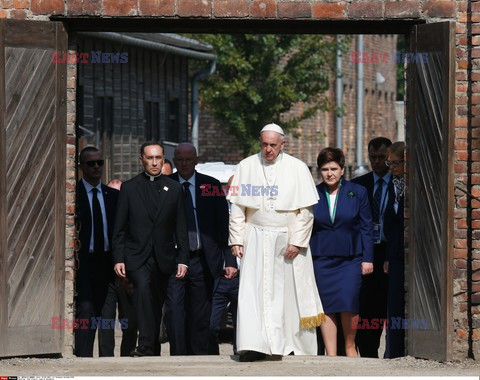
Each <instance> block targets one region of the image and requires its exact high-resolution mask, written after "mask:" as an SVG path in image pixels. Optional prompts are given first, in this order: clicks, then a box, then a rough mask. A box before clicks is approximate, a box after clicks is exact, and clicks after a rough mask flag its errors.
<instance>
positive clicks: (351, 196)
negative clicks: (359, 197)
mask: <svg viewBox="0 0 480 380" xmlns="http://www.w3.org/2000/svg"><path fill="white" fill-rule="evenodd" d="M347 195H348V197H349V198H353V197H354V196H355V192H354V191H352V190H350V191H349V192H348V193H347Z"/></svg>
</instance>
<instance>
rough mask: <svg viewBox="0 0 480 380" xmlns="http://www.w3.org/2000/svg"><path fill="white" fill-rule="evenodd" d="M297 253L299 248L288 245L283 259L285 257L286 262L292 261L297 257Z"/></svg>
mask: <svg viewBox="0 0 480 380" xmlns="http://www.w3.org/2000/svg"><path fill="white" fill-rule="evenodd" d="M299 252H300V248H299V247H297V246H296V245H292V244H289V245H288V247H287V249H286V250H285V254H284V255H283V257H285V259H286V260H293V259H294V258H295V257H297V255H298V253H299Z"/></svg>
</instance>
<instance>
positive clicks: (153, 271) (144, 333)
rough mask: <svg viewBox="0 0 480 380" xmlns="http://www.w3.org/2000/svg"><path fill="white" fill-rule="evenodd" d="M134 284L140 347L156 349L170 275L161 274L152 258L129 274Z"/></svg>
mask: <svg viewBox="0 0 480 380" xmlns="http://www.w3.org/2000/svg"><path fill="white" fill-rule="evenodd" d="M127 277H128V278H129V279H130V280H131V281H132V282H133V287H134V290H133V305H134V308H135V312H136V315H137V323H138V345H139V346H144V347H146V348H147V349H150V350H152V352H153V349H154V346H155V342H156V341H158V338H156V337H158V334H159V331H160V320H161V316H162V314H161V311H162V306H163V303H164V302H165V298H166V292H167V287H168V280H169V277H170V276H169V275H167V274H164V273H162V272H160V270H159V269H158V265H157V263H156V260H155V258H154V257H153V255H152V256H150V258H149V259H148V260H147V261H146V262H145V264H143V265H142V266H141V267H140V268H138V269H136V270H134V271H129V272H127Z"/></svg>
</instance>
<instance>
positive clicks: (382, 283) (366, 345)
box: [355, 242, 388, 358]
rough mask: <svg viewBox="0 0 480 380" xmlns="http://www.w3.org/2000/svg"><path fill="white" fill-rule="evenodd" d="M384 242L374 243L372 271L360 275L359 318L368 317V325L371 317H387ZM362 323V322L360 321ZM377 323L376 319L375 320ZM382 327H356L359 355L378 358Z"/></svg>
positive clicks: (356, 342)
mask: <svg viewBox="0 0 480 380" xmlns="http://www.w3.org/2000/svg"><path fill="white" fill-rule="evenodd" d="M385 249H386V244H385V243H384V242H382V243H380V244H376V245H375V248H374V262H373V273H372V274H370V275H368V276H363V277H362V289H361V290H360V312H359V315H360V318H361V320H364V319H368V320H369V322H368V325H369V326H370V325H371V324H372V322H371V320H372V319H378V320H380V319H386V318H387V295H388V277H387V275H386V274H385V273H384V272H383V263H384V261H385ZM361 324H362V323H361ZM377 324H378V321H377ZM382 332H383V328H382V326H381V325H379V327H378V328H376V329H373V328H368V329H358V330H357V334H356V337H355V344H356V345H357V348H358V351H359V353H360V356H362V357H366V358H378V348H379V347H380V338H381V335H382Z"/></svg>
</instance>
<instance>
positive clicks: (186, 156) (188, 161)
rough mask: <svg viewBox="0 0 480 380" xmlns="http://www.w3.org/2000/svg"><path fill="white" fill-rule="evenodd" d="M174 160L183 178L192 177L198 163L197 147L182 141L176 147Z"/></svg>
mask: <svg viewBox="0 0 480 380" xmlns="http://www.w3.org/2000/svg"><path fill="white" fill-rule="evenodd" d="M173 162H174V163H175V167H176V168H177V171H178V174H180V176H181V177H182V178H183V179H186V180H188V179H190V178H191V177H192V175H193V173H194V171H195V166H196V165H197V164H198V157H197V149H195V146H194V145H193V144H191V143H181V144H178V146H177V147H176V148H175V151H174V153H173Z"/></svg>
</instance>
